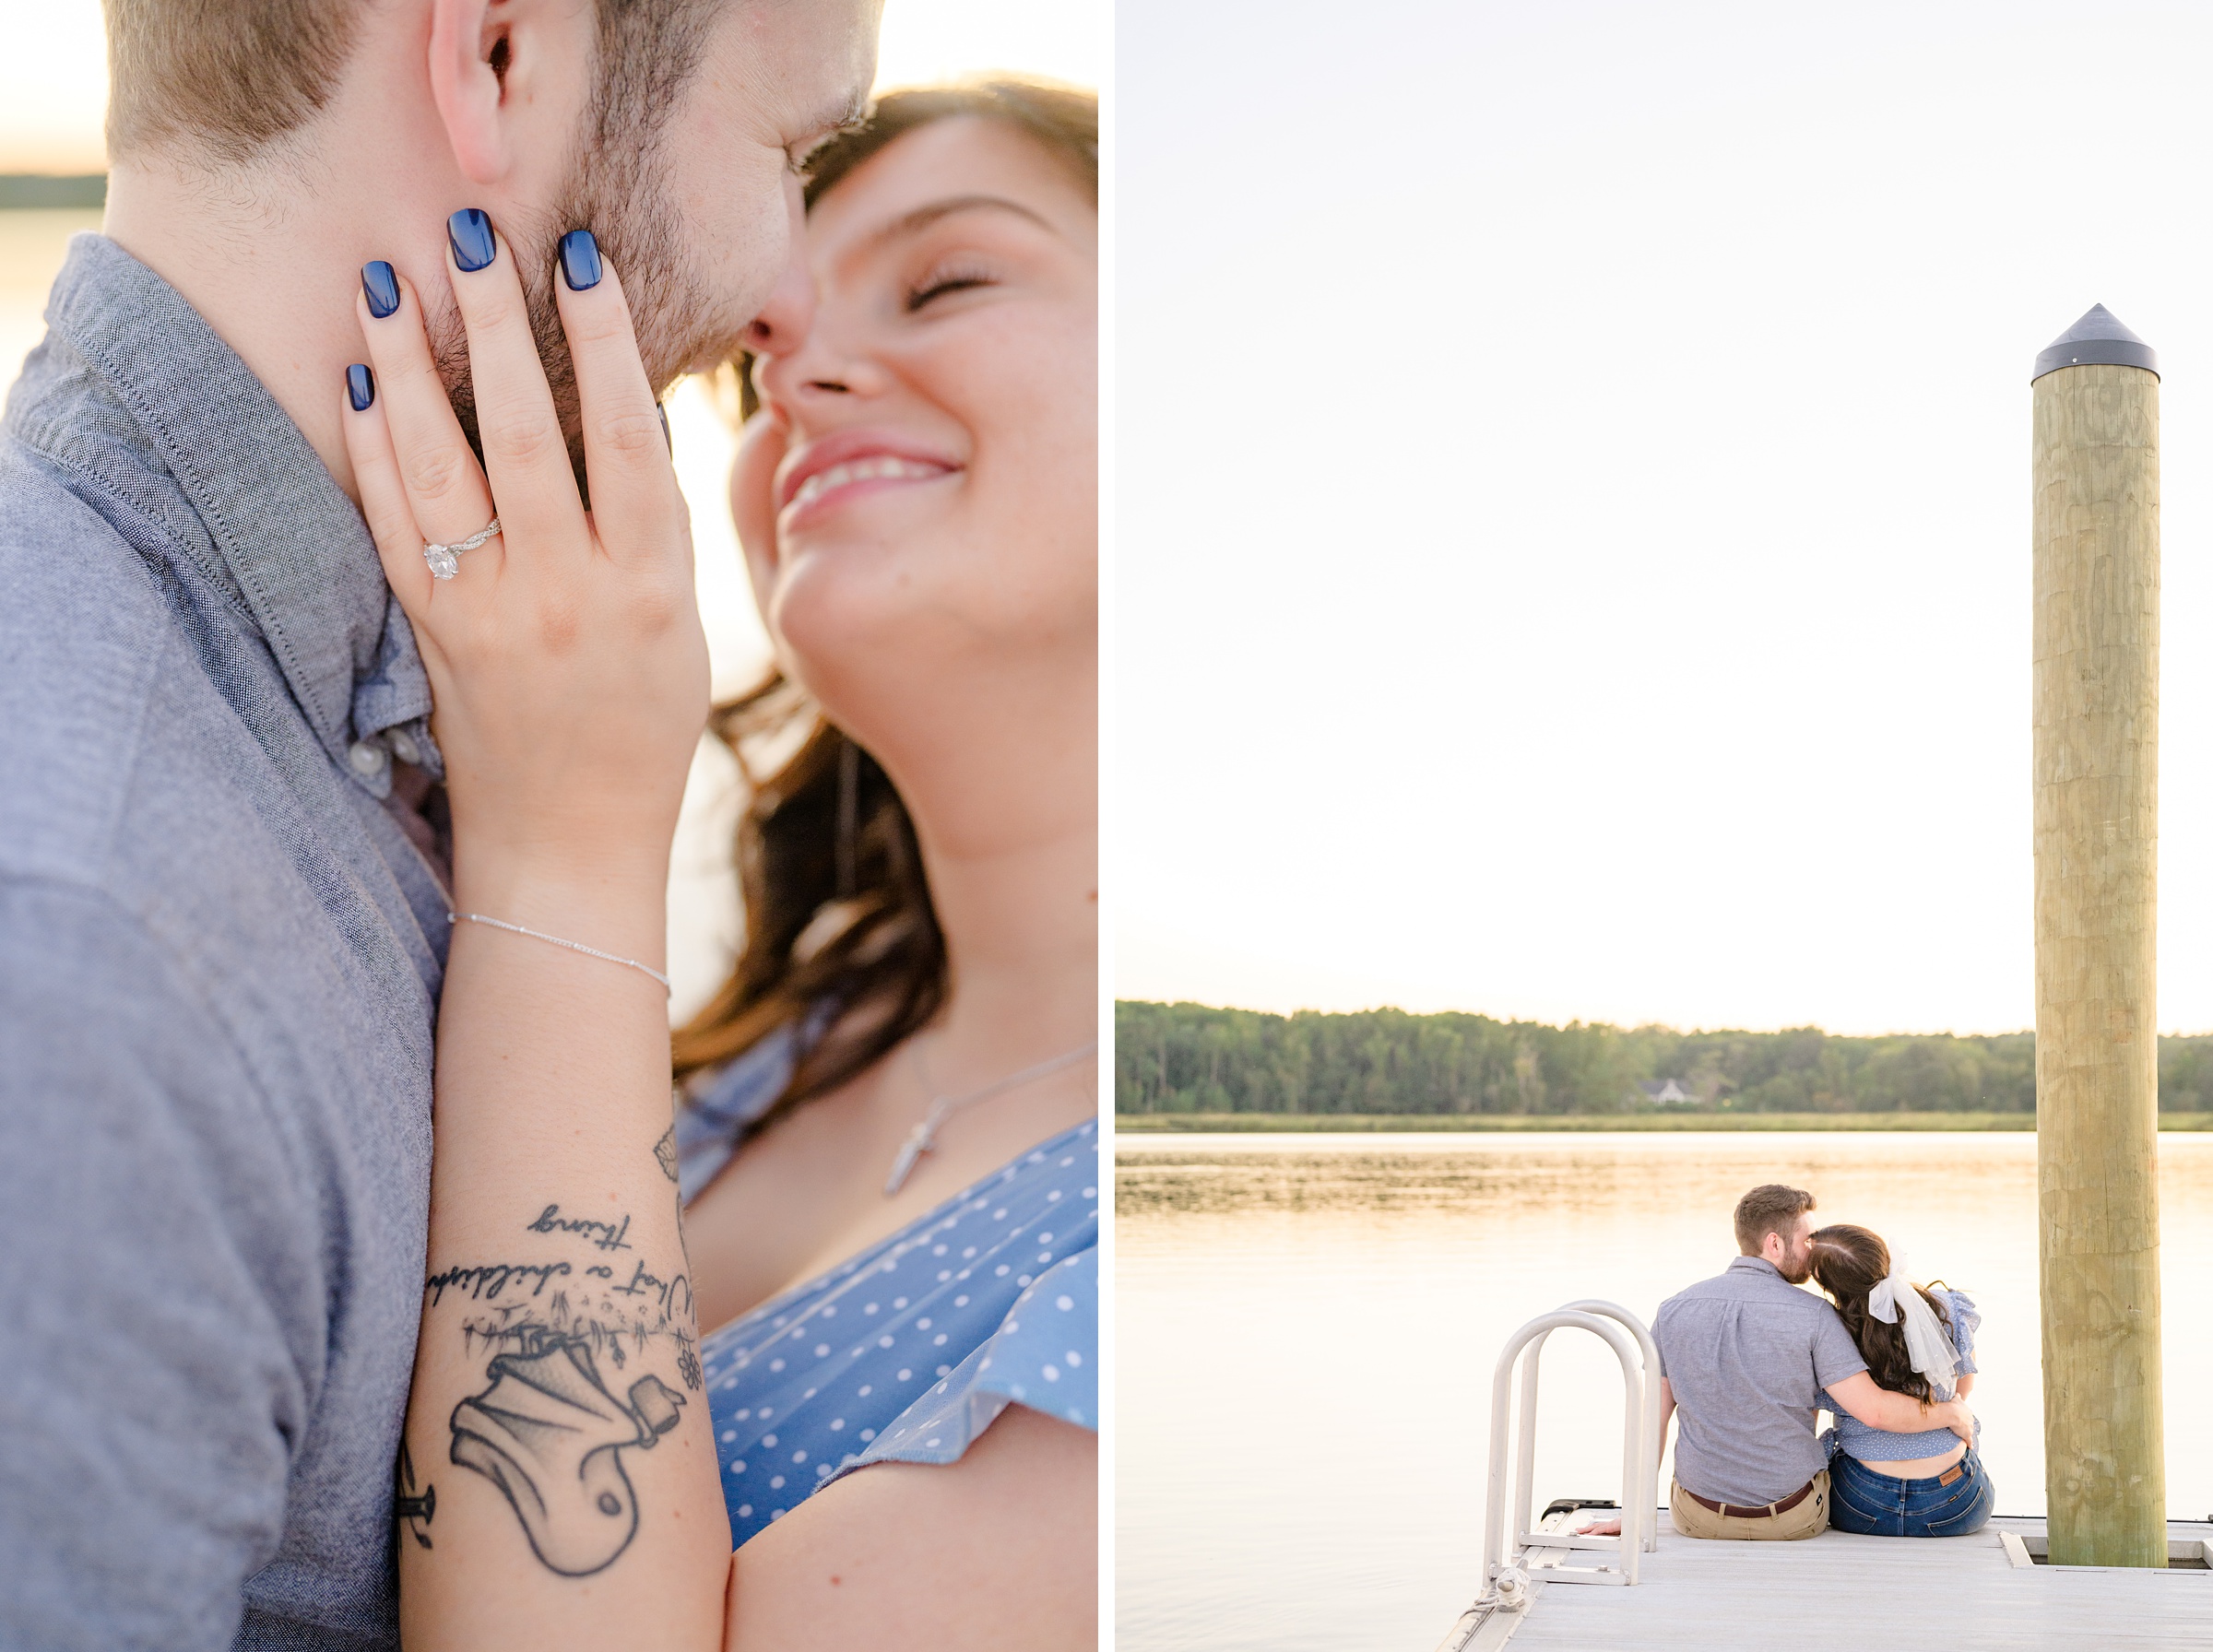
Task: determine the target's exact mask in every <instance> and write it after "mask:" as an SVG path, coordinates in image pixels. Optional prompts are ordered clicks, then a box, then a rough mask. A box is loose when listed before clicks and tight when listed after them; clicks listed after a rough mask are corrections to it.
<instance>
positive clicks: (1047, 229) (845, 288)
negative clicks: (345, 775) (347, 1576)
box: [347, 84, 1099, 1652]
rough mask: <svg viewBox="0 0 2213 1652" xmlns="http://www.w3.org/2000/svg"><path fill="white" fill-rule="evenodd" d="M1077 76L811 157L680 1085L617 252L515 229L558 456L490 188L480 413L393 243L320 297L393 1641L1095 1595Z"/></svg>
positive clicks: (669, 800)
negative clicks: (758, 682)
mask: <svg viewBox="0 0 2213 1652" xmlns="http://www.w3.org/2000/svg"><path fill="white" fill-rule="evenodd" d="M1096 132H1097V124H1096V109H1095V103H1094V101H1093V100H1090V99H1089V98H1085V97H1082V96H1079V95H1077V94H1073V93H1063V92H1059V91H1055V90H1051V89H1043V88H1035V87H1027V86H1021V85H1012V84H1009V85H999V86H991V87H984V88H979V89H962V90H957V91H951V92H942V93H917V94H908V95H905V96H903V97H896V98H890V99H886V100H884V102H883V103H882V105H881V106H880V108H879V111H878V112H877V114H876V116H875V117H874V118H873V120H872V121H871V123H870V124H869V125H868V126H867V127H865V128H864V129H862V130H861V131H860V132H858V133H857V134H854V135H850V136H846V137H845V138H842V139H839V140H835V141H834V143H833V145H832V146H831V148H829V149H828V150H826V151H824V152H822V154H820V155H818V157H817V158H816V165H817V171H816V173H815V178H814V182H813V183H812V184H811V186H810V189H809V195H810V202H811V214H810V218H809V221H808V223H807V226H806V233H805V237H804V242H803V244H802V245H800V246H799V248H798V253H797V256H796V258H795V261H794V264H793V266H792V267H791V269H790V270H789V271H788V272H787V277H786V284H787V289H786V290H785V291H784V292H783V293H782V294H781V295H780V297H779V299H778V301H776V302H775V303H772V304H771V305H770V307H769V308H768V309H767V310H766V311H764V312H763V318H762V320H760V321H759V322H757V323H756V324H755V328H754V333H753V342H754V344H755V346H756V348H757V352H758V362H757V364H756V366H755V368H754V380H755V383H756V384H757V386H758V388H759V392H760V396H761V401H762V408H761V411H760V413H759V415H758V416H757V417H756V418H755V419H753V420H752V421H751V424H750V425H749V427H748V431H747V434H746V438H745V440H744V442H743V443H742V444H741V448H740V459H739V462H738V465H737V466H736V468H735V471H734V473H733V480H732V498H733V504H734V506H735V508H736V510H737V512H738V514H739V517H740V528H741V533H742V537H743V538H744V540H745V544H746V548H747V554H748V560H749V562H750V563H751V569H752V572H753V576H754V580H755V588H756V590H757V592H758V593H759V595H760V598H761V601H762V604H763V614H764V617H765V619H767V622H768V627H769V630H770V632H771V635H772V637H773V638H774V640H775V644H776V649H777V658H778V663H779V668H780V669H779V678H778V680H777V681H775V683H772V684H771V685H770V686H768V687H766V688H764V689H763V690H761V691H760V692H759V693H757V694H755V695H752V696H749V697H748V698H747V699H746V700H744V701H742V702H740V703H739V704H738V705H737V706H735V707H731V708H727V709H726V711H725V712H724V714H722V716H721V718H720V719H719V726H720V728H721V730H722V732H723V734H724V735H725V737H726V738H728V739H729V740H730V741H731V742H732V743H733V744H734V745H735V746H737V747H739V748H740V754H741V757H742V758H743V759H744V760H745V761H748V762H749V764H751V765H753V766H755V767H760V766H763V765H762V761H761V760H762V754H761V752H760V751H759V749H758V748H757V747H756V746H755V745H754V744H753V743H752V742H753V740H754V737H759V738H760V739H761V740H763V741H765V742H768V743H770V744H772V745H774V744H775V743H777V742H779V741H781V742H782V743H783V749H785V750H787V751H788V750H789V749H790V745H791V741H792V739H793V737H795V736H796V737H797V751H796V755H791V756H788V757H787V758H786V759H785V760H784V761H781V762H780V763H775V764H773V765H768V766H770V767H771V768H772V770H773V772H770V773H765V774H761V775H759V776H757V778H758V779H759V789H758V791H757V794H756V801H755V803H754V805H753V807H752V808H751V812H750V814H749V816H748V819H747V820H746V823H745V825H744V828H743V830H742V831H741V832H740V855H741V856H742V859H743V867H742V873H743V879H744V882H745V889H746V897H747V905H746V924H747V939H746V945H745V948H744V950H743V954H742V956H741V957H740V961H739V964H738V969H737V973H736V974H735V975H734V977H733V979H732V980H731V982H730V983H729V985H728V986H727V987H726V988H725V990H724V991H723V993H722V994H721V995H720V997H718V998H717V999H716V1001H715V1002H714V1003H713V1004H712V1005H710V1006H709V1008H708V1009H707V1010H706V1011H705V1012H704V1014H703V1015H702V1016H701V1017H700V1018H699V1020H698V1021H696V1022H695V1023H694V1024H693V1025H692V1027H691V1028H689V1029H687V1030H686V1032H685V1033H684V1034H683V1037H682V1056H681V1062H680V1065H681V1067H682V1068H683V1069H684V1071H685V1073H686V1074H687V1077H688V1086H687V1088H688V1091H689V1103H688V1104H687V1105H685V1106H684V1107H683V1108H682V1112H681V1116H680V1124H679V1126H678V1127H676V1128H671V1127H670V1124H669V1027H668V1018H667V1009H666V1006H667V987H668V983H667V979H666V977H665V976H664V975H663V974H661V973H660V970H661V968H662V967H663V965H662V960H663V958H664V957H665V953H666V925H667V905H666V889H667V872H668V862H669V842H670V836H671V832H672V829H673V826H674V822H675V818H676V812H677V807H678V803H679V800H680V797H681V795H682V790H683V785H684V777H685V773H686V771H687V769H688V767H689V763H690V759H691V755H692V750H693V749H694V747H695V745H696V741H697V737H698V733H699V730H700V727H701V725H702V722H703V720H704V717H705V714H706V711H707V707H706V658H705V649H704V639H703V637H702V635H701V631H700V625H699V620H698V615H697V611H696V608H695V605H694V603H693V601H692V566H691V546H690V538H689V532H688V521H687V517H686V515H685V512H684V508H683V504H682V501H681V498H680V495H679V494H678V492H677V490H676V486H675V478H674V475H673V472H672V470H671V468H670V466H669V454H668V451H667V448H666V446H665V443H664V441H663V438H662V426H661V424H660V421H659V420H658V419H657V415H656V412H655V409H654V406H653V397H652V393H651V389H650V387H649V386H648V385H647V384H646V382H645V373H644V372H643V370H642V369H641V367H640V365H639V360H638V355H637V351H636V347H635V344H634V340H633V336H632V330H631V325H630V320H629V314H628V310H627V305H626V302H625V301H624V298H623V295H622V289H621V270H620V268H619V267H618V266H616V264H615V262H614V261H613V260H612V259H611V258H603V257H602V256H601V255H600V254H599V253H598V251H597V250H596V249H595V248H594V247H593V246H592V245H591V244H590V238H589V236H588V235H587V234H586V233H585V232H583V231H578V232H577V233H576V234H575V235H574V236H572V237H571V238H570V240H571V241H572V242H577V243H578V244H577V245H575V246H574V247H573V248H572V247H568V246H564V249H563V255H562V273H561V275H560V276H558V277H556V289H557V290H556V294H555V296H556V301H557V302H558V305H559V309H560V314H561V319H562V326H563V328H564V330H565V332H566V334H567V337H568V341H569V346H570V353H571V356H572V359H573V360H574V371H575V380H576V387H577V395H578V398H579V401H580V403H581V407H582V432H581V440H582V445H583V449H584V457H585V467H586V472H587V475H588V480H589V496H590V501H591V503H590V509H589V510H588V511H587V510H586V508H585V507H584V504H583V501H582V498H581V497H580V495H579V492H578V489H577V486H576V483H575V481H574V478H573V477H572V475H571V472H570V463H569V456H568V451H567V443H565V442H564V441H563V440H562V433H561V431H560V429H559V426H558V422H557V421H556V419H555V417H554V414H553V403H552V398H551V396H550V393H549V391H548V389H547V384H546V380H545V374H544V372H543V369H542V367H541V366H540V364H539V361H538V355H537V351H536V349H535V348H534V341H533V338H532V336H531V332H530V326H529V318H528V312H527V306H526V304H525V301H524V283H523V280H522V278H521V276H520V274H519V272H517V271H516V270H515V267H514V259H513V258H512V256H511V255H510V254H509V252H508V250H507V247H506V243H505V242H504V241H500V242H498V243H497V249H496V252H495V255H494V257H493V259H492V261H491V263H489V264H486V263H483V262H481V261H472V264H471V265H470V266H467V267H465V266H462V265H461V264H460V263H459V262H458V261H457V259H456V260H451V261H449V276H450V277H451V279H452V282H453V287H454V292H455V297H456V303H457V305H458V308H459V310H460V313H461V316H462V320H463V323H464V325H465V326H466V329H467V338H468V348H469V360H470V372H471V375H472V378H473V381H474V385H475V391H476V408H477V417H478V423H479V433H480V437H481V443H482V453H483V465H482V468H481V469H479V466H478V464H477V462H476V460H475V458H474V457H473V456H472V455H471V454H470V452H469V449H468V445H467V442H466V440H465V438H464V437H463V435H462V432H461V431H460V428H459V426H458V424H457V423H456V420H455V418H454V415H453V412H452V409H451V407H450V406H449V405H448V404H447V402H446V400H445V397H444V390H443V387H442V385H441V383H440V381H439V378H438V375H437V372H436V371H435V368H434V366H433V364H432V359H431V354H430V348H429V345H428V343H427V340H426V338H425V336H424V334H423V328H422V318H421V309H420V304H419V303H418V301H417V300H416V297H415V294H414V293H413V291H412V289H410V288H408V286H407V285H406V283H405V282H404V281H403V282H401V283H400V290H401V302H400V303H399V305H398V306H397V307H396V309H393V310H390V311H388V312H387V313H385V314H382V315H379V314H375V313H372V312H370V311H369V310H367V309H366V308H364V309H363V310H362V312H361V316H362V327H363V331H364V334H365V335H366V336H367V337H368V340H369V345H370V354H371V356H372V358H373V361H374V363H375V369H376V371H375V373H374V375H373V377H372V375H371V374H370V373H369V372H367V371H366V370H365V369H357V370H356V374H355V376H354V378H353V379H352V380H351V381H350V383H349V412H348V415H347V418H348V423H347V440H348V445H349V454H350V455H351V457H352V459H353V462H354V466H355V471H356V475H357V477H358V478H359V479H360V483H361V494H362V502H363V509H364V513H366V515H367V516H368V518H369V520H370V523H371V525H372V527H373V530H374V532H375V535H376V538H377V544H378V549H379V552H380V555H381V556H382V558H383V560H384V565H385V572H386V574H387V577H388V578H389V579H390V580H391V582H392V584H393V587H394V590H395V591H396V594H397V595H398V596H399V599H400V601H401V603H402V605H403V606H404V607H405V608H406V610H407V613H408V618H409V619H410V621H411V622H412V623H413V625H414V627H415V630H416V632H417V634H418V636H419V638H420V641H421V643H422V649H423V655H424V661H425V665H426V668H427V669H428V670H429V672H430V674H431V677H432V686H433V689H434V690H435V693H436V697H437V707H438V709H437V713H436V716H435V719H434V722H433V732H434V733H435V735H436V737H437V739H438V742H439V745H440V748H441V750H442V752H443V757H444V769H445V773H446V785H447V792H448V796H449V799H450V803H451V822H452V844H453V870H454V884H453V888H454V899H455V907H456V919H455V921H456V932H455V937H454V942H453V947H452V951H451V955H450V957H449V959H448V962H447V973H446V979H445V987H444V997H443V1002H442V1007H441V1012H440V1022H439V1045H438V1067H437V1074H436V1087H437V1088H436V1107H437V1112H436V1141H435V1151H434V1161H433V1171H432V1195H431V1217H430V1228H431V1232H430V1243H429V1255H428V1257H427V1268H426V1274H427V1279H426V1286H425V1292H424V1306H423V1317H422V1323H421V1332H420V1339H419V1343H418V1347H417V1352H416V1364H415V1380H414V1391H413V1396H412V1398H411V1400H410V1404H409V1408H408V1422H407V1432H406V1435H405V1445H404V1448H403V1451H402V1455H401V1459H400V1463H399V1466H398V1480H399V1497H398V1501H397V1515H398V1518H399V1522H400V1526H401V1539H400V1544H399V1553H400V1570H401V1617H402V1627H403V1632H404V1634H405V1637H406V1640H407V1644H408V1646H409V1647H410V1648H420V1647H425V1646H467V1647H470V1648H478V1649H481V1648H497V1647H503V1646H515V1647H523V1646H528V1647H531V1648H533V1649H536V1652H542V1649H543V1648H546V1647H550V1646H595V1647H597V1646H654V1647H698V1648H703V1649H704V1647H706V1646H728V1647H738V1648H745V1649H747V1652H765V1649H768V1648H776V1649H779V1652H780V1649H784V1648H795V1647H800V1646H833V1645H841V1646H842V1645H850V1644H856V1643H871V1642H874V1641H877V1640H884V1639H890V1640H894V1641H896V1642H897V1643H898V1644H899V1645H901V1646H907V1647H916V1648H928V1647H946V1648H952V1647H956V1646H957V1647H961V1648H964V1649H965V1648H992V1647H1005V1648H1008V1649H1009V1652H1012V1649H1014V1648H1049V1647H1077V1646H1089V1645H1091V1644H1093V1642H1094V1639H1095V1625H1096V1613H1097V1580H1096V1542H1097V1537H1096V1506H1097V1504H1096V1498H1097V1492H1096V1484H1097V1451H1096V1432H1095V1431H1096V1427H1097V1414H1096V1413H1097V1398H1096V1393H1097V1361H1096V1357H1095V1355H1096V1345H1097V1343H1096V1339H1097V1332H1096V1312H1097V1290H1096V1275H1095V1268H1094V1257H1095V1245H1096V1236H1097V1227H1098V1194H1099V1180H1098V1175H1097V1171H1096V1157H1095V1112H1096V1095H1095V1055H1096V1050H1095V1035H1096V1034H1095V1027H1096V1018H1097V980H1096V975H1097V966H1096V938H1097V897H1096V881H1095V866H1096V795H1095V772H1096V724H1095V702H1096V682H1095V678H1096V630H1095V623H1096V552H1097V540H1096V460H1095V436H1096V394H1095V384H1096V374H1095V367H1096V337H1097V313H1096V277H1097V268H1096V266H1097V240H1096V237H1097V207H1096V178H1097V159H1096ZM488 521H489V523H490V525H489V526H485V524H486V523H487V522H488ZM479 530H481V531H479ZM439 553H443V556H441V555H440V554H439ZM464 553H465V554H464ZM671 1184H679V1185H680V1186H678V1187H672V1186H671ZM682 1198H689V1201H690V1202H689V1207H688V1209H680V1199H682ZM701 1327H705V1328H706V1329H707V1330H708V1331H709V1333H710V1334H709V1335H708V1336H706V1337H705V1338H704V1340H703V1339H701V1338H700V1336H699V1330H700V1328H701ZM716 1327H720V1328H719V1329H717V1328H716ZM733 1543H735V1544H736V1545H737V1547H736V1548H735V1552H733Z"/></svg>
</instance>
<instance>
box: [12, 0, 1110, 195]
mask: <svg viewBox="0 0 2213 1652" xmlns="http://www.w3.org/2000/svg"><path fill="white" fill-rule="evenodd" d="M1106 44H1107V41H1106V26H1105V10H1104V6H1102V5H1098V4H1094V3H1092V0H885V6H884V15H883V33H882V53H881V55H880V57H879V59H878V70H879V75H878V85H879V86H887V87H888V86H905V85H911V84H913V83H915V82H917V81H926V80H936V79H941V78H943V77H947V76H951V75H958V74H966V73H969V72H971V71H974V70H977V69H1022V70H1026V71H1028V72H1030V73H1032V74H1038V75H1049V76H1051V77H1054V78H1056V79H1060V80H1072V81H1075V82H1076V83H1078V84H1079V85H1083V86H1096V85H1098V84H1099V80H1100V78H1101V76H1102V73H1103V65H1104V63H1105V52H1106ZM107 96H108V72H107V59H106V47H105V43H104V36H103V35H102V34H101V23H100V0H0V172H97V171H103V170H104V169H105V166H106V161H105V159H104V156H103V152H102V148H101V137H100V123H101V114H102V112H103V111H104V110H105V109H106V107H107Z"/></svg>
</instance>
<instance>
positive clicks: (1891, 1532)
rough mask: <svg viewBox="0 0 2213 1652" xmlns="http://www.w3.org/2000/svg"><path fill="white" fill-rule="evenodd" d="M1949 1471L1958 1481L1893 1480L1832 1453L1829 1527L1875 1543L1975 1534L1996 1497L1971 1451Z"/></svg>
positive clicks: (1936, 1477)
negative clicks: (1880, 1539)
mask: <svg viewBox="0 0 2213 1652" xmlns="http://www.w3.org/2000/svg"><path fill="white" fill-rule="evenodd" d="M1953 1468H1956V1469H1959V1478H1958V1479H1957V1480H1954V1481H1952V1483H1951V1484H1949V1485H1946V1484H1945V1483H1944V1477H1943V1475H1931V1476H1930V1477H1929V1478H1928V1479H1926V1480H1894V1479H1892V1478H1891V1477H1890V1476H1889V1475H1888V1474H1877V1473H1876V1472H1875V1470H1874V1469H1870V1468H1868V1467H1867V1465H1866V1464H1864V1463H1863V1462H1861V1461H1860V1460H1859V1459H1858V1458H1857V1457H1847V1456H1845V1455H1844V1453H1842V1452H1841V1451H1840V1452H1837V1453H1836V1454H1835V1455H1833V1456H1832V1457H1830V1458H1829V1459H1828V1488H1829V1490H1828V1524H1829V1528H1830V1529H1831V1530H1834V1531H1856V1532H1860V1533H1863V1534H1864V1535H1865V1536H1867V1537H1876V1538H1963V1537H1966V1536H1967V1535H1968V1534H1969V1533H1970V1532H1975V1531H1980V1530H1982V1525H1983V1522H1984V1521H1986V1520H1988V1519H1989V1518H1990V1511H1991V1505H1992V1504H1994V1503H1995V1502H1996V1500H1997V1493H1995V1492H1994V1491H1993V1490H1992V1488H1991V1483H1990V1476H1989V1474H1988V1473H1987V1472H1985V1471H1984V1469H1983V1467H1982V1457H1981V1456H1980V1454H1978V1453H1977V1452H1975V1451H1973V1450H1972V1449H1970V1450H1969V1452H1968V1454H1967V1455H1966V1456H1965V1457H1961V1458H1960V1459H1959V1462H1957V1463H1955V1464H1954V1465H1953ZM1950 1472H1951V1469H1946V1470H1945V1473H1947V1474H1948V1473H1950Z"/></svg>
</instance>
